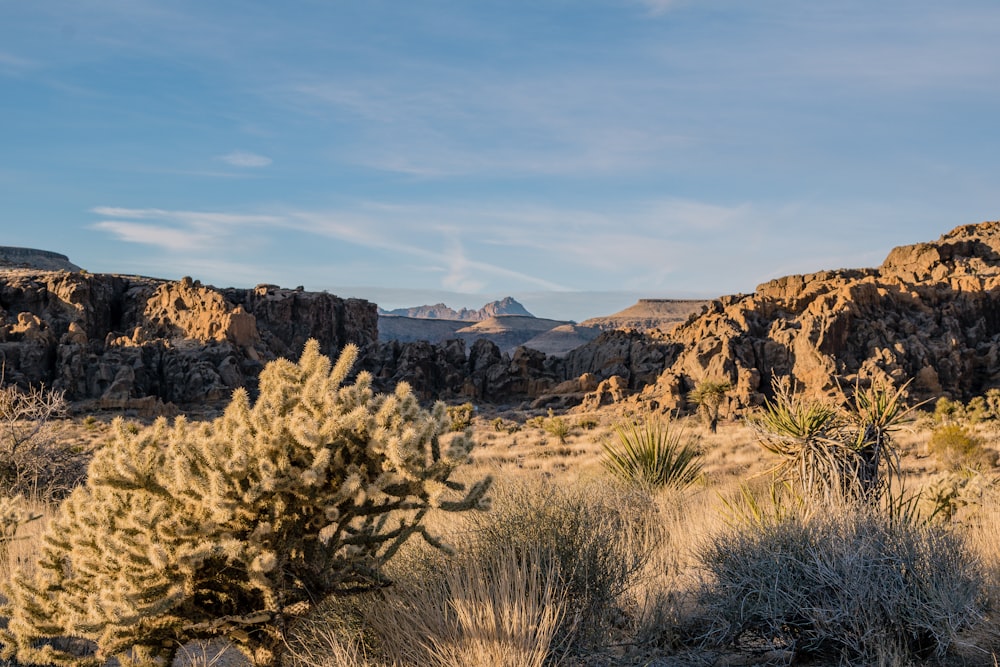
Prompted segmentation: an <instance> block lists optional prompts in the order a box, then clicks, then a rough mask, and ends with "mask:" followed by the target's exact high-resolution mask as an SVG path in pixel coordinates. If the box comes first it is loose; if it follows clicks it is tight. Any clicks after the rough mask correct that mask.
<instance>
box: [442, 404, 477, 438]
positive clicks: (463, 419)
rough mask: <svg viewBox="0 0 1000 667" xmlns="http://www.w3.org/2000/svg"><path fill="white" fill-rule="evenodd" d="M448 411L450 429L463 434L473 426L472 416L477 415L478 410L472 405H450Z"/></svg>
mask: <svg viewBox="0 0 1000 667" xmlns="http://www.w3.org/2000/svg"><path fill="white" fill-rule="evenodd" d="M447 411H448V419H450V420H451V424H450V426H449V428H450V429H451V430H452V431H454V432H457V433H461V432H463V431H465V429H467V428H469V427H470V426H472V416H473V415H474V414H475V413H476V408H475V406H474V405H472V403H462V404H461V405H450V406H448V408H447Z"/></svg>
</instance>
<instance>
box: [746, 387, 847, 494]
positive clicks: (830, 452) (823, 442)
mask: <svg viewBox="0 0 1000 667" xmlns="http://www.w3.org/2000/svg"><path fill="white" fill-rule="evenodd" d="M771 386H772V388H773V390H774V395H775V396H774V400H768V401H766V402H765V404H764V410H763V411H762V412H761V413H759V414H757V415H754V416H752V417H750V418H749V419H748V420H747V423H748V425H749V426H750V427H751V428H752V429H753V430H754V431H755V432H756V434H757V441H758V443H759V444H760V445H761V446H762V447H763V448H764V449H766V450H768V451H769V452H772V453H774V454H777V455H778V456H780V457H781V458H782V461H781V463H779V464H778V465H777V466H775V468H773V469H772V471H771V472H772V473H773V474H774V475H775V476H776V477H779V478H784V479H789V478H795V479H797V481H798V482H799V484H800V485H801V487H802V490H803V492H804V493H805V494H806V495H808V496H820V497H823V498H824V499H826V498H829V497H830V496H831V495H832V494H833V493H834V490H835V489H836V490H840V489H842V488H843V485H844V478H845V472H846V469H849V468H850V467H851V464H850V459H852V458H854V454H853V451H852V450H851V448H850V447H848V446H846V445H844V443H842V442H840V441H839V439H837V437H836V434H837V430H838V428H839V426H840V420H839V418H838V415H837V410H836V409H835V408H834V407H832V406H830V405H827V404H825V403H821V402H817V401H807V400H804V399H803V398H802V397H800V396H797V395H796V394H795V391H794V387H793V385H792V383H791V382H789V381H788V379H787V378H780V379H779V378H774V379H773V380H772V382H771ZM838 495H839V494H838Z"/></svg>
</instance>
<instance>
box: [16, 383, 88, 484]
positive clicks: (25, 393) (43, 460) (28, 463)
mask: <svg viewBox="0 0 1000 667" xmlns="http://www.w3.org/2000/svg"><path fill="white" fill-rule="evenodd" d="M65 412H66V401H65V399H64V398H63V395H62V392H58V391H52V390H49V389H46V388H45V387H33V388H30V389H26V390H25V389H20V388H18V387H15V386H13V385H8V386H5V387H0V495H7V496H18V495H24V496H29V497H32V498H37V499H39V500H41V501H43V502H49V501H52V500H57V499H59V498H62V497H63V496H65V495H66V494H68V493H69V492H70V491H71V490H72V489H73V487H75V486H77V485H79V484H80V482H81V481H82V479H83V477H84V475H85V473H86V470H87V457H86V455H85V453H83V452H80V451H77V450H74V449H72V448H70V447H67V446H66V445H65V444H63V443H60V442H58V441H57V440H56V438H55V437H54V436H53V435H52V433H51V430H50V425H51V422H52V420H54V419H56V418H58V417H60V416H62V415H64V414H65Z"/></svg>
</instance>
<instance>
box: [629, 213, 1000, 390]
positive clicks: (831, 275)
mask: <svg viewBox="0 0 1000 667" xmlns="http://www.w3.org/2000/svg"><path fill="white" fill-rule="evenodd" d="M670 337H671V339H672V340H674V341H676V342H677V343H678V344H679V345H681V346H682V351H681V352H680V353H679V354H678V356H677V358H676V360H675V361H674V362H673V363H671V364H669V365H668V366H667V367H666V369H665V370H664V372H663V374H662V375H661V376H660V378H659V379H658V380H657V382H656V383H655V384H652V385H650V386H649V387H647V388H646V389H645V391H644V392H643V394H644V397H645V398H647V399H649V400H655V401H657V402H658V403H659V404H660V405H662V406H664V407H667V408H671V407H679V406H683V405H684V396H685V395H686V393H687V392H688V391H689V390H690V389H692V388H693V387H694V386H695V384H696V383H697V382H698V381H700V380H702V379H727V380H729V381H730V382H732V383H733V385H734V387H735V391H734V392H733V393H732V401H731V404H730V405H729V406H728V407H729V408H730V409H732V410H736V409H739V408H740V407H743V406H747V405H754V404H758V403H760V402H761V400H762V399H763V397H764V395H765V394H766V393H767V392H768V390H769V385H770V380H771V377H772V376H773V375H775V376H790V377H791V378H793V379H794V380H795V382H796V383H797V384H798V385H799V387H800V388H801V389H803V390H804V391H805V392H807V393H808V394H811V395H815V396H838V395H841V393H842V389H843V388H845V387H848V386H850V385H852V384H853V383H854V382H855V381H857V380H858V379H859V378H862V379H868V378H874V379H880V380H887V381H890V382H892V383H893V384H895V385H900V384H901V383H903V382H906V381H907V380H910V379H911V378H912V380H913V382H912V385H911V388H910V393H911V394H912V395H913V397H914V398H915V399H933V398H936V397H938V396H941V395H946V396H951V397H954V398H962V399H968V398H970V397H971V396H974V395H977V394H981V393H983V392H984V391H985V390H986V389H987V388H990V387H995V386H1000V222H986V223H982V224H980V225H964V226H961V227H958V228H956V229H954V230H952V231H951V232H949V233H948V234H945V235H944V236H942V237H941V239H940V240H938V241H937V242H934V243H920V244H916V245H910V246H902V247H898V248H895V249H894V250H892V251H891V252H890V253H889V255H888V257H887V258H886V260H885V262H883V264H882V265H881V266H880V267H879V268H878V269H860V270H840V271H823V272H819V273H814V274H809V275H802V276H787V277H784V278H780V279H777V280H772V281H770V282H768V283H765V284H763V285H760V286H759V287H758V288H757V289H756V290H755V291H754V293H753V294H749V295H740V296H732V297H725V298H722V299H719V300H716V301H714V302H712V303H711V304H710V305H709V307H708V309H707V311H706V312H705V313H703V314H702V315H701V316H699V317H696V318H693V319H691V320H689V321H688V322H686V323H685V324H683V325H681V326H679V327H677V328H676V329H675V330H674V331H673V332H672V334H671V336H670Z"/></svg>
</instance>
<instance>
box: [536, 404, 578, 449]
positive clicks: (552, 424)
mask: <svg viewBox="0 0 1000 667" xmlns="http://www.w3.org/2000/svg"><path fill="white" fill-rule="evenodd" d="M542 430H543V431H545V432H546V433H548V434H549V435H551V436H552V437H553V438H556V439H557V440H558V441H559V442H560V443H565V442H566V436H568V435H569V432H570V430H571V427H570V424H569V422H568V421H567V420H566V419H565V418H563V417H557V416H556V415H555V413H553V412H552V410H549V416H548V417H546V418H545V419H544V420H542Z"/></svg>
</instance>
